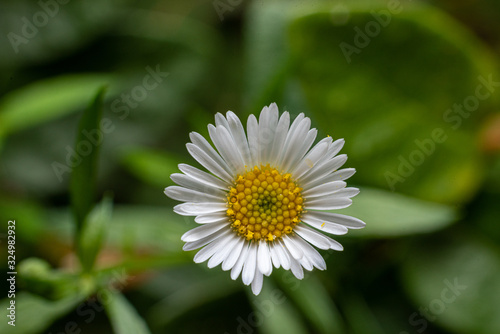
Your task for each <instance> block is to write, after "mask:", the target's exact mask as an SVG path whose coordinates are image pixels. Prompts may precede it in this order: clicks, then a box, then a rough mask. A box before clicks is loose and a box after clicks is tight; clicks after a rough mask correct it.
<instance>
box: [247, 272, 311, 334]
mask: <svg viewBox="0 0 500 334" xmlns="http://www.w3.org/2000/svg"><path fill="white" fill-rule="evenodd" d="M248 291H249V292H248V295H249V299H250V304H251V305H252V307H253V309H254V313H255V314H254V319H257V320H255V322H256V323H257V324H258V321H262V326H261V327H259V333H263V334H273V333H287V334H288V333H290V334H302V333H308V332H309V331H308V329H307V327H306V326H305V325H304V322H303V321H302V319H301V317H300V314H299V313H298V312H297V309H296V308H295V307H294V305H293V304H292V303H291V301H290V300H289V299H288V298H287V295H286V294H285V293H284V292H283V291H282V290H280V289H279V288H277V287H276V286H275V285H274V284H273V283H272V281H271V280H265V282H264V285H263V287H262V291H261V292H260V294H259V295H258V296H255V295H253V294H252V293H251V291H250V290H248ZM249 318H250V316H249ZM260 319H262V320H260Z"/></svg>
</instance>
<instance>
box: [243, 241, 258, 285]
mask: <svg viewBox="0 0 500 334" xmlns="http://www.w3.org/2000/svg"><path fill="white" fill-rule="evenodd" d="M256 268H257V243H256V242H252V243H251V244H250V249H249V250H248V256H247V259H246V261H245V264H244V266H243V272H242V273H241V279H242V281H243V284H245V285H249V284H250V283H252V281H253V278H254V277H255V269H256Z"/></svg>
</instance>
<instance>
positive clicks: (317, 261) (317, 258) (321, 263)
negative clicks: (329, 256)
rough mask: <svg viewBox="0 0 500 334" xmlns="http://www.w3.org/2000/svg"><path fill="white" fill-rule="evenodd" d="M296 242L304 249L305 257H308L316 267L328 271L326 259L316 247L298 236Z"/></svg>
mask: <svg viewBox="0 0 500 334" xmlns="http://www.w3.org/2000/svg"><path fill="white" fill-rule="evenodd" d="M295 241H296V242H297V244H299V245H300V246H301V247H302V250H303V251H304V255H305V256H304V257H307V258H308V259H309V261H310V262H311V264H312V265H313V266H315V267H316V268H318V269H319V270H325V269H326V262H325V259H323V257H322V256H321V254H320V253H319V252H318V251H317V250H316V249H315V248H314V247H312V246H311V245H310V244H309V243H307V242H306V241H305V240H304V239H302V238H301V237H300V236H297V237H296V240H295Z"/></svg>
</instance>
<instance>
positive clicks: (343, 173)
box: [307, 168, 356, 188]
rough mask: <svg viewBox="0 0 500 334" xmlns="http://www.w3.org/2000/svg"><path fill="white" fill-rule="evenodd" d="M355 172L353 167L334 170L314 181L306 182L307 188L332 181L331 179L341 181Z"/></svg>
mask: <svg viewBox="0 0 500 334" xmlns="http://www.w3.org/2000/svg"><path fill="white" fill-rule="evenodd" d="M355 173H356V170H355V169H354V168H343V169H339V170H338V171H336V172H333V173H331V174H328V175H326V176H324V177H322V178H319V179H317V180H316V181H313V182H310V183H308V184H307V188H313V187H316V186H319V185H320V184H324V183H328V182H333V181H342V180H346V179H348V178H350V177H351V176H353V175H354V174H355Z"/></svg>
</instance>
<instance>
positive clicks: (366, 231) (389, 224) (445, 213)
mask: <svg viewBox="0 0 500 334" xmlns="http://www.w3.org/2000/svg"><path fill="white" fill-rule="evenodd" d="M335 212H336V213H341V214H345V215H349V216H353V217H356V218H359V219H361V220H363V221H364V222H365V223H366V227H364V228H363V229H361V230H353V231H351V233H350V234H349V236H356V235H358V236H370V237H397V236H403V235H410V234H415V233H429V232H434V231H437V230H439V229H442V228H444V227H446V226H448V225H450V224H451V223H453V222H454V221H456V220H457V218H458V214H457V212H456V210H455V209H454V208H452V207H450V206H447V205H444V204H437V203H433V202H428V201H423V200H420V199H416V198H411V197H408V196H405V195H401V194H397V193H392V192H389V191H385V190H380V189H371V188H361V189H360V193H359V195H357V196H356V197H354V198H353V204H352V205H351V206H350V207H349V208H346V209H342V210H336V211H335Z"/></svg>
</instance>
